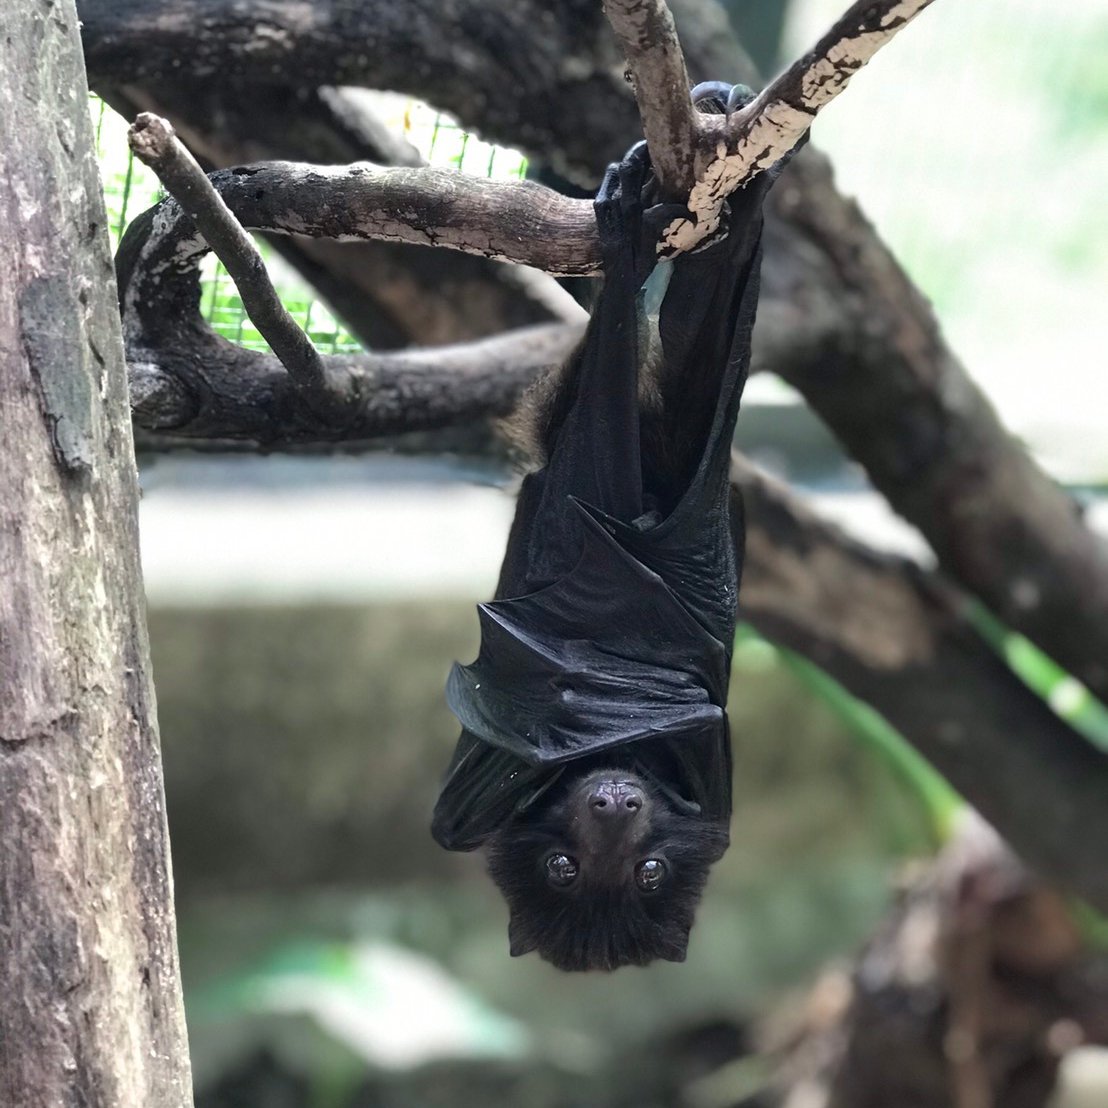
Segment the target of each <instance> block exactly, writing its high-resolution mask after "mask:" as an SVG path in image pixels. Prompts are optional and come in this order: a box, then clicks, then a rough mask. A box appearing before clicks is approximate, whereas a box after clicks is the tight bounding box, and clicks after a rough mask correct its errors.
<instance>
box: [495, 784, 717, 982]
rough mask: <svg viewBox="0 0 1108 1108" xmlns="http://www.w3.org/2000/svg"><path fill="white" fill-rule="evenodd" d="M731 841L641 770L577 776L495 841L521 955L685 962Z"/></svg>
mask: <svg viewBox="0 0 1108 1108" xmlns="http://www.w3.org/2000/svg"><path fill="white" fill-rule="evenodd" d="M567 776H569V775H567ZM726 844H727V830H726V827H720V826H717V825H714V824H710V823H706V822H705V821H703V820H700V819H695V818H691V817H689V816H685V815H681V814H678V813H677V812H675V811H673V809H672V808H671V806H670V805H669V803H668V802H667V801H666V800H665V798H664V797H662V796H661V795H659V794H658V793H656V792H655V791H654V790H653V789H651V788H650V786H649V785H648V784H647V783H646V782H644V781H642V780H641V779H640V778H639V777H637V776H636V775H635V774H633V773H629V772H628V771H626V770H615V769H601V770H596V771H593V772H591V773H587V774H579V775H578V776H576V777H573V776H570V777H569V780H568V781H563V782H562V783H561V784H560V786H559V787H558V788H557V790H556V791H555V792H554V795H553V796H551V797H550V798H549V799H548V800H547V801H546V802H545V803H544V804H543V805H542V806H541V807H540V809H539V810H538V811H536V812H528V813H526V814H525V815H524V816H521V817H519V818H517V819H516V820H514V821H513V822H511V823H509V824H508V825H507V826H506V827H505V828H503V829H502V830H501V831H500V832H498V833H497V835H496V836H495V837H494V838H493V839H492V840H491V842H490V843H489V872H490V873H491V874H492V878H493V880H494V881H495V882H496V884H497V886H498V887H499V888H500V891H501V892H502V893H503V894H504V897H505V899H506V900H507V901H508V907H509V910H510V912H511V920H510V923H509V927H508V934H509V938H510V941H511V952H512V954H513V955H519V954H527V953H529V952H530V951H532V950H537V951H538V952H539V954H540V955H541V956H542V957H543V958H545V959H546V960H547V961H548V962H552V963H553V964H554V965H556V966H557V967H558V968H559V969H564V970H588V969H603V970H613V969H618V968H619V967H620V966H625V965H639V966H641V965H646V964H647V963H648V962H652V961H654V960H655V959H658V958H661V959H665V960H666V961H670V962H681V961H684V958H685V949H686V947H687V946H688V940H689V929H690V928H691V927H692V923H693V916H694V913H695V911H696V906H697V903H698V902H699V900H700V894H701V891H702V890H703V888H704V882H705V881H706V879H707V877H708V870H709V867H710V866H711V864H712V863H713V862H714V861H716V860H717V859H718V858H719V857H720V855H721V854H722V853H723V850H724V848H725V847H726Z"/></svg>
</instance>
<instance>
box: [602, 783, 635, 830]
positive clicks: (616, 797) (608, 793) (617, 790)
mask: <svg viewBox="0 0 1108 1108" xmlns="http://www.w3.org/2000/svg"><path fill="white" fill-rule="evenodd" d="M643 800H644V797H643V793H642V790H641V789H640V788H638V787H636V786H635V785H632V784H630V783H629V782H627V781H601V782H600V783H599V784H597V785H595V786H594V787H593V790H592V792H590V793H589V811H590V812H591V813H592V815H593V816H595V817H596V818H597V819H602V820H605V821H608V820H611V821H614V822H620V823H623V822H626V821H629V820H632V819H634V818H635V817H636V816H637V815H638V814H639V812H641V811H642V808H643Z"/></svg>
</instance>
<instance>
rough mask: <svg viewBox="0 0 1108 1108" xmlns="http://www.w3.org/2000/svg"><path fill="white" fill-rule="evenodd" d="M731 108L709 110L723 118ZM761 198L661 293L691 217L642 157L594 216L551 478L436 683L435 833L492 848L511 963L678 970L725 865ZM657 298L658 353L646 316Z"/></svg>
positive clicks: (552, 431) (526, 488)
mask: <svg viewBox="0 0 1108 1108" xmlns="http://www.w3.org/2000/svg"><path fill="white" fill-rule="evenodd" d="M730 88H731V86H720V85H717V84H715V83H713V84H712V85H711V86H710V87H709V89H708V93H707V98H709V99H712V100H714V101H716V104H717V107H718V108H722V107H723V106H724V102H725V100H726V103H727V107H728V108H730V107H733V106H734V104H735V101H736V99H737V98H736V96H735V95H734V94H733V93H732V94H730V95H729V92H730ZM698 92H699V93H700V94H701V96H700V98H703V96H704V93H703V89H698V90H694V100H695V99H698ZM773 176H775V174H771V173H762V174H761V175H759V176H758V177H756V178H754V179H753V180H751V181H750V182H749V183H747V185H746V187H745V188H744V189H742V190H741V191H739V192H737V193H735V194H734V195H733V196H731V197H730V199H729V207H730V213H729V218H727V217H725V219H724V225H725V227H726V231H725V233H724V234H723V235H722V236H721V237H720V238H718V239H717V240H716V241H714V242H712V243H711V244H710V245H709V246H707V247H703V248H701V249H699V250H698V251H696V252H694V253H692V254H687V255H682V256H680V257H678V258H677V259H676V260H675V261H673V262H672V263H670V262H662V263H660V264H659V265H658V266H657V269H656V270H655V264H656V261H657V242H658V238H659V235H660V232H661V230H662V229H663V228H664V227H665V226H666V224H667V223H669V222H670V220H672V219H673V218H674V217H675V216H678V215H681V216H686V217H687V216H688V212H687V211H686V210H685V209H684V208H683V207H681V206H679V205H678V206H674V205H671V204H659V203H652V199H653V198H654V194H655V192H656V186H655V184H654V182H653V179H652V178H651V176H650V160H649V155H648V153H647V149H646V144H645V143H641V142H640V143H639V144H638V145H636V146H635V147H633V148H632V149H631V150H630V152H629V153H628V154H627V156H626V158H625V159H624V160H623V161H622V162H620V163H618V164H617V165H613V166H611V167H609V169H608V172H607V175H606V176H605V179H604V182H603V184H602V185H601V188H600V191H599V193H598V195H597V198H596V202H595V211H596V219H597V225H598V228H599V234H600V243H601V253H602V260H603V268H604V284H603V289H602V291H601V293H600V296H599V299H598V302H597V304H596V307H595V310H594V311H593V313H592V317H591V320H590V322H589V325H588V328H587V331H586V334H585V337H584V339H583V341H582V344H581V346H580V348H579V349H578V350H577V352H576V353H575V354H574V355H573V356H572V357H571V358H570V360H569V362H568V364H567V365H566V366H565V367H564V369H563V371H562V372H561V373H560V374H558V375H556V376H555V378H554V379H553V381H552V382H546V383H543V384H540V386H538V388H537V390H536V392H535V394H534V395H533V396H532V397H531V398H530V403H529V405H528V406H529V408H530V409H531V413H532V417H531V424H532V428H533V431H534V434H535V437H536V438H537V440H538V446H539V447H540V449H541V457H542V460H543V461H544V464H543V465H542V468H541V469H539V470H538V471H537V472H533V473H531V474H529V475H528V476H527V477H525V478H524V481H523V485H522V488H521V491H520V495H519V502H518V507H517V509H516V514H515V520H514V522H513V524H512V528H511V533H510V535H509V538H508V547H507V553H506V555H505V558H504V564H503V568H502V570H501V574H500V581H499V584H498V586H497V590H496V598H495V599H494V600H493V601H492V602H491V603H487V604H482V605H479V608H478V611H479V615H480V624H481V647H480V652H479V654H478V657H477V660H476V661H475V662H473V663H472V664H471V665H465V666H463V665H455V666H454V669H453V671H452V672H451V674H450V678H449V681H448V684H447V700H448V702H449V705H450V708H451V710H452V711H453V712H454V714H455V715H456V716H457V717H458V720H459V722H460V723H461V725H462V734H461V737H460V739H459V741H458V745H457V748H456V750H455V753H454V757H453V760H452V762H451V765H450V768H449V771H448V774H447V777H446V781H445V783H444V785H443V788H442V792H441V795H440V796H439V800H438V803H437V805H436V807H435V813H434V819H433V824H432V833H433V834H434V837H435V839H436V840H437V841H438V842H439V843H440V844H441V845H442V846H444V847H446V848H447V849H449V850H473V849H476V848H478V847H484V848H486V850H487V858H488V866H489V872H490V874H491V875H492V878H493V880H494V881H495V883H496V884H497V885H498V886H499V888H500V890H501V892H502V893H503V894H504V897H505V899H506V900H507V902H508V907H509V911H510V923H509V929H508V931H509V941H510V949H511V953H512V954H513V955H519V954H526V953H528V952H530V951H533V950H537V951H538V952H539V954H540V955H541V956H542V957H544V958H545V959H547V960H548V961H549V962H552V963H553V964H554V965H555V966H558V967H559V968H561V969H564V970H588V969H603V970H612V969H616V968H618V967H620V966H624V965H645V964H647V963H648V962H651V961H653V960H654V959H658V958H661V959H666V960H668V961H683V960H684V958H685V951H686V947H687V945H688V938H689V930H690V928H691V927H692V923H693V916H694V913H695V910H696V907H697V904H698V902H699V900H700V895H701V892H702V890H703V887H704V884H705V882H706V880H707V877H708V871H709V868H710V867H711V865H712V864H713V863H714V862H716V861H717V860H718V859H719V858H720V857H721V856H722V855H723V853H724V851H725V850H726V848H727V845H728V824H729V820H730V815H731V745H730V736H729V731H728V723H727V716H726V714H725V706H726V703H727V685H728V679H729V674H730V663H731V646H732V640H733V637H734V631H735V619H736V598H737V593H738V580H739V573H740V569H741V566H740V565H738V564H736V558H735V543H734V540H733V531H732V520H731V518H730V512H729V508H728V504H729V487H728V473H729V460H730V452H731V437H732V432H733V429H734V425H735V418H736V416H737V414H738V410H739V399H740V397H741V394H742V390H743V385H744V383H745V380H746V374H747V367H748V365H749V361H750V335H751V330H752V328H753V325H754V313H755V308H756V306H757V300H758V274H759V265H760V258H761V246H760V244H761V233H762V215H761V207H762V200H763V197H764V196H765V193H766V191H767V189H768V188H769V185H770V184H771V181H772V178H773ZM652 271H653V276H652V277H651V274H652ZM648 277H650V278H651V279H650V282H649V284H648V286H647V288H646V290H645V292H644V290H643V285H644V282H646V281H647V278H648ZM666 279H668V286H667V285H666V284H665V282H666ZM660 288H661V289H662V290H664V295H663V296H662V298H661V307H660V311H659V313H658V319H657V332H658V341H657V342H656V343H654V344H653V348H651V344H650V343H649V328H648V327H647V326H646V319H645V310H644V300H645V299H646V298H648V297H653V298H654V299H657V295H658V293H659V290H660Z"/></svg>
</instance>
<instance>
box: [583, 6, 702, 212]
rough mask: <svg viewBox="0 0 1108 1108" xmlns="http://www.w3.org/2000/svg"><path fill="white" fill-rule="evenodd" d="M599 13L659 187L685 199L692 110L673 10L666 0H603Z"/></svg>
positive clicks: (692, 172) (690, 178) (691, 172)
mask: <svg viewBox="0 0 1108 1108" xmlns="http://www.w3.org/2000/svg"><path fill="white" fill-rule="evenodd" d="M604 13H605V15H607V17H608V22H609V24H610V25H611V28H612V30H613V31H614V32H615V35H616V38H617V39H618V40H619V45H620V49H621V50H622V51H623V56H624V57H625V58H626V59H627V67H628V70H629V71H630V74H631V83H632V86H633V88H634V90H635V100H636V101H637V102H638V105H639V115H640V117H641V118H642V129H643V135H644V137H645V138H646V143H647V145H648V146H649V147H650V155H651V161H652V163H653V166H654V172H655V174H656V175H657V177H658V180H659V182H660V183H661V186H662V191H663V192H664V193H665V194H666V195H667V196H668V197H670V198H672V199H680V200H684V199H685V197H686V196H688V195H689V190H690V189H691V188H692V187H693V185H694V184H695V182H696V162H695V157H694V155H695V151H696V135H697V122H696V116H697V113H696V112H695V111H694V110H693V106H692V101H691V100H690V99H689V75H688V73H687V72H686V70H685V58H684V55H683V54H682V53H681V44H680V43H679V42H678V41H677V28H676V27H675V26H674V24H673V16H672V15H670V11H669V8H668V7H666V4H665V0H606V3H605V5H604Z"/></svg>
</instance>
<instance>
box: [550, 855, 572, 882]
mask: <svg viewBox="0 0 1108 1108" xmlns="http://www.w3.org/2000/svg"><path fill="white" fill-rule="evenodd" d="M546 879H547V881H549V882H550V884H551V885H557V886H558V887H559V888H565V886H566V885H572V884H573V882H574V881H575V880H576V879H577V863H576V862H575V861H574V860H573V859H572V858H571V857H570V856H569V855H568V854H551V855H550V857H549V858H547V860H546Z"/></svg>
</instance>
